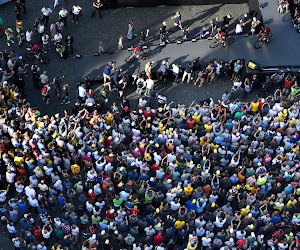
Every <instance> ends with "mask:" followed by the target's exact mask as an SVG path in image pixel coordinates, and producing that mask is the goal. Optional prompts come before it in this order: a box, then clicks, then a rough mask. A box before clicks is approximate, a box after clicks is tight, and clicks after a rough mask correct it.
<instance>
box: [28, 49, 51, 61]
mask: <svg viewBox="0 0 300 250" xmlns="http://www.w3.org/2000/svg"><path fill="white" fill-rule="evenodd" d="M27 50H28V51H27V52H26V54H25V58H26V59H27V60H28V61H34V59H38V60H39V61H40V62H41V63H43V64H49V63H50V59H49V58H48V57H47V56H46V55H45V53H44V52H39V53H38V54H34V53H33V51H32V50H31V49H30V48H27Z"/></svg>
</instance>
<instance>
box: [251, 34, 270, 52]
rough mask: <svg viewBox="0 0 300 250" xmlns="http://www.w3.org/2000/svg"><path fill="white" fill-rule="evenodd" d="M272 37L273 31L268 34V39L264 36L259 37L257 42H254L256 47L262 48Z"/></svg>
mask: <svg viewBox="0 0 300 250" xmlns="http://www.w3.org/2000/svg"><path fill="white" fill-rule="evenodd" d="M271 38H272V33H271V32H269V34H268V39H267V38H266V37H263V38H262V39H258V40H257V41H256V42H255V43H254V48H256V49H260V48H261V47H262V46H263V45H264V44H265V43H268V42H269V41H270V39H271Z"/></svg>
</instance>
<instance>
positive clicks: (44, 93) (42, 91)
mask: <svg viewBox="0 0 300 250" xmlns="http://www.w3.org/2000/svg"><path fill="white" fill-rule="evenodd" d="M47 91H48V87H47V86H44V87H43V88H42V90H41V93H42V95H46V94H47Z"/></svg>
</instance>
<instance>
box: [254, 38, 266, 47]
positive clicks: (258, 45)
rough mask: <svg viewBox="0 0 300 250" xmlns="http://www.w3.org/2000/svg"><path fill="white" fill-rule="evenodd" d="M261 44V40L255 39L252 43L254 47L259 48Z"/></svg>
mask: <svg viewBox="0 0 300 250" xmlns="http://www.w3.org/2000/svg"><path fill="white" fill-rule="evenodd" d="M263 44H264V42H263V41H261V40H257V41H256V42H255V43H254V48H256V49H260V48H261V47H262V46H263Z"/></svg>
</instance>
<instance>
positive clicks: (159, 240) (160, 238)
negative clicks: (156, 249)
mask: <svg viewBox="0 0 300 250" xmlns="http://www.w3.org/2000/svg"><path fill="white" fill-rule="evenodd" d="M163 239H164V237H162V236H160V237H158V235H155V236H154V240H153V242H154V243H155V244H156V245H159V244H160V243H162V241H163Z"/></svg>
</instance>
